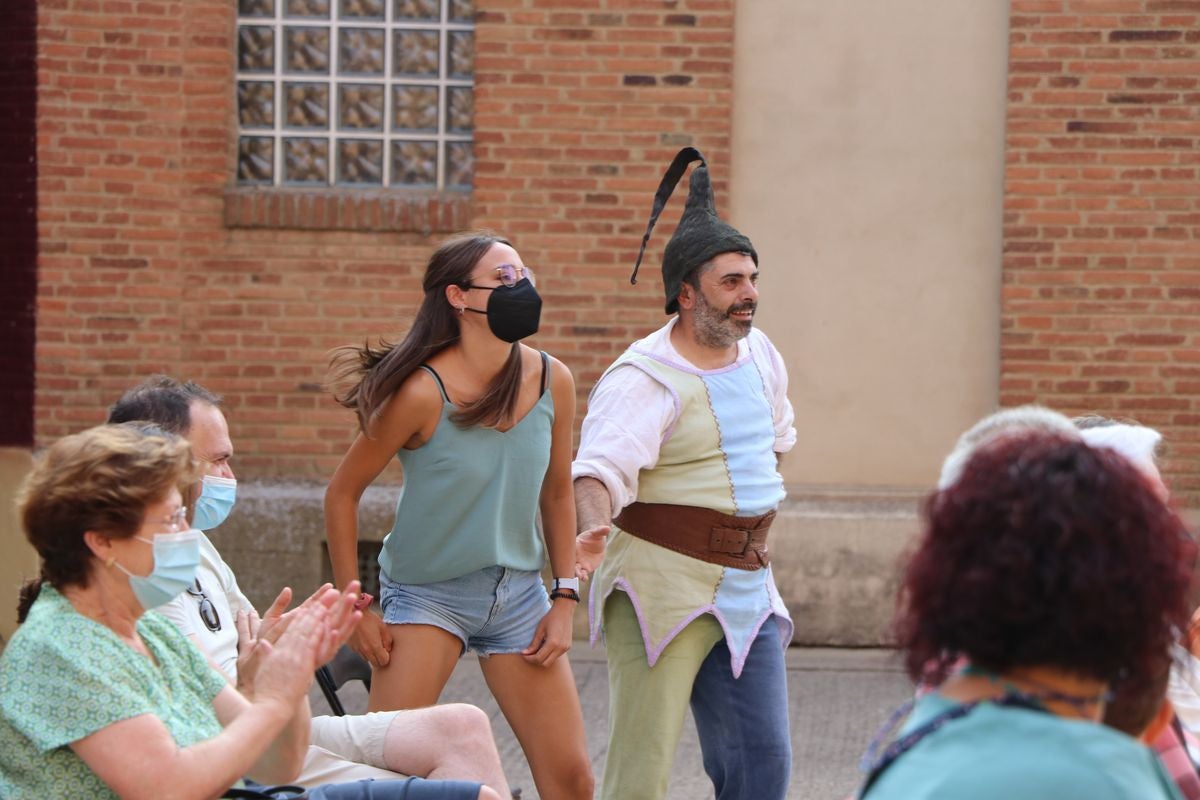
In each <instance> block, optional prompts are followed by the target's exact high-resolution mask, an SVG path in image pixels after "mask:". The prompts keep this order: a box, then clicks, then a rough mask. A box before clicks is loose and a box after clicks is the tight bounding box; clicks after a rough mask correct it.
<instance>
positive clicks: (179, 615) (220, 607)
mask: <svg viewBox="0 0 1200 800" xmlns="http://www.w3.org/2000/svg"><path fill="white" fill-rule="evenodd" d="M196 578H197V579H198V580H199V581H200V588H201V589H202V590H203V591H204V594H205V595H207V596H208V599H209V600H210V601H211V602H212V604H213V608H215V609H216V611H217V617H218V618H219V619H220V620H221V628H220V630H217V631H210V630H209V629H208V626H207V625H205V624H204V620H203V619H202V618H201V617H200V598H198V597H193V596H192V595H191V594H189V593H187V592H183V593H182V594H180V595H179V596H178V597H176V598H175V599H174V600H172V601H171V602H169V603H167V604H166V605H163V606H159V607H158V608H156V609H155V611H157V612H158V613H160V614H162V615H163V616H164V617H166V618H167V619H169V620H171V622H173V623H174V624H175V626H176V627H177V628H179V629H180V630H181V631H183V632H184V633H185V634H187V635H189V636H191V637H192V638H193V639H194V640H195V641H196V642H198V643H199V644H200V647H201V649H202V650H204V652H205V653H207V654H208V655H209V656H210V657H211V658H212V660H213V661H215V662H216V663H217V666H219V667H220V668H221V669H222V670H224V671H225V674H226V675H228V676H229V679H230V680H231V681H233V682H235V683H236V682H237V655H238V650H237V643H238V632H237V612H238V611H245V612H247V613H249V612H251V611H253V610H254V606H253V605H251V604H250V601H249V600H247V599H246V595H244V594H242V590H241V589H240V588H238V583H237V578H235V577H234V575H233V570H231V569H230V568H229V565H228V564H226V563H225V561H224V560H223V559H222V558H221V554H220V553H218V552H217V548H216V547H214V546H213V543H212V542H210V541H209V540H208V536H207V535H205V534H203V533H201V536H200V567H199V568H198V569H197V570H196ZM193 588H194V587H193Z"/></svg>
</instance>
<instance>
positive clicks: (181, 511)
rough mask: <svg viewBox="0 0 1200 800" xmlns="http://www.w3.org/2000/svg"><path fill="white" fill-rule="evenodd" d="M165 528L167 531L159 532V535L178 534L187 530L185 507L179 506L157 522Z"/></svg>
mask: <svg viewBox="0 0 1200 800" xmlns="http://www.w3.org/2000/svg"><path fill="white" fill-rule="evenodd" d="M159 522H161V523H163V524H164V525H166V526H167V530H165V531H160V532H161V533H178V532H179V531H181V530H187V527H188V521H187V506H180V507H179V508H177V509H175V511H174V512H172V514H171V515H170V516H168V517H163V518H162V519H160V520H159Z"/></svg>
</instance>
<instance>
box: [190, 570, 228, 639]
mask: <svg viewBox="0 0 1200 800" xmlns="http://www.w3.org/2000/svg"><path fill="white" fill-rule="evenodd" d="M195 587H196V588H194V589H193V588H192V587H191V586H189V587H188V588H187V593H188V594H190V595H191V596H192V597H194V598H196V600H197V601H198V602H197V604H196V605H197V610H198V611H199V612H200V621H201V622H203V623H204V627H206V628H208V630H209V632H210V633H216V632H217V631H219V630H221V615H220V614H218V613H217V607H216V606H214V605H213V602H212V600H209V599H208V595H206V594H205V593H204V590H203V589H201V588H200V579H199V578H197V579H196V580H195Z"/></svg>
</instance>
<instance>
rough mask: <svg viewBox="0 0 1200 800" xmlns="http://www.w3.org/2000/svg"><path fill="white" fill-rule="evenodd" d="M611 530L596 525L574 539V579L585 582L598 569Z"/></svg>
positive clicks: (607, 527) (609, 527) (606, 526)
mask: <svg viewBox="0 0 1200 800" xmlns="http://www.w3.org/2000/svg"><path fill="white" fill-rule="evenodd" d="M611 530H612V526H611V525H597V526H595V527H593V528H588V529H587V530H585V531H584V532H583V533H581V534H579V535H578V536H576V537H575V577H577V578H579V579H580V580H581V581H586V580H587V579H588V578H590V577H591V575H592V573H593V572H595V571H596V570H597V569H598V568H599V566H600V562H601V561H603V560H604V549H605V548H606V547H607V546H608V532H609V531H611Z"/></svg>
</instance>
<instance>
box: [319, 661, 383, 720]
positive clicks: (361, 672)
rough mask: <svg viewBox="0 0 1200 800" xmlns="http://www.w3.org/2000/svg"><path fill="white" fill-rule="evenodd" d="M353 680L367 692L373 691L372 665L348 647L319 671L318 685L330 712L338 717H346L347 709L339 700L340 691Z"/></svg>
mask: <svg viewBox="0 0 1200 800" xmlns="http://www.w3.org/2000/svg"><path fill="white" fill-rule="evenodd" d="M353 680H360V681H362V682H363V685H364V686H366V687H367V691H368V692H369V691H371V665H370V664H368V663H367V660H366V659H365V658H363V657H362V656H360V655H359V654H358V653H356V652H354V651H353V650H351V649H350V648H349V647H348V646H346V645H342V646H341V648H339V649H338V651H337V653H336V654H335V655H334V657H333V658H332V659H330V660H329V663H327V664H324V665H322V666H321V667H319V668H318V669H317V685H318V686H320V687H321V694H323V695H325V700H326V702H328V703H329V710H330V711H332V712H333V713H334V714H335V715H336V716H339V717H344V716H346V709H345V708H344V707H343V706H342V701H341V700H340V699H339V698H338V689H340V688H342V686H344V685H345V683H346V681H353Z"/></svg>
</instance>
